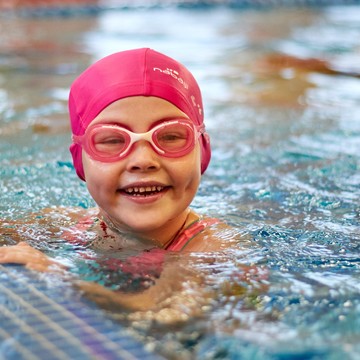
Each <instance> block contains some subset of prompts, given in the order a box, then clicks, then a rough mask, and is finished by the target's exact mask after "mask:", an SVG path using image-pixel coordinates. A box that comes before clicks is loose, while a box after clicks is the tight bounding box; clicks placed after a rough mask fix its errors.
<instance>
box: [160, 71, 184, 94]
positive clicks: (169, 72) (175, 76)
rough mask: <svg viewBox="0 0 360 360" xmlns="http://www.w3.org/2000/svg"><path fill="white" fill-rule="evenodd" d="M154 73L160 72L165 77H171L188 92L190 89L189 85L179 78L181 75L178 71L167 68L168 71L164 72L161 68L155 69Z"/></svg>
mask: <svg viewBox="0 0 360 360" xmlns="http://www.w3.org/2000/svg"><path fill="white" fill-rule="evenodd" d="M154 71H160V72H161V73H163V74H165V75H170V76H171V77H173V78H174V79H176V80H177V81H178V82H179V83H180V84H181V85H182V86H184V88H185V89H186V90H187V89H189V85H188V84H187V83H186V82H185V81H184V80H183V79H182V78H181V77H180V76H179V73H178V72H177V71H176V70H173V69H169V68H166V70H162V69H160V68H156V67H154Z"/></svg>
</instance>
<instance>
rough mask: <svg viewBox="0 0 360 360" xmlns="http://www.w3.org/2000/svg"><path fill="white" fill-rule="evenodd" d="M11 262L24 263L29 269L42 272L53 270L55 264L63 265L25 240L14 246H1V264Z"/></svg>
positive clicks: (57, 265)
mask: <svg viewBox="0 0 360 360" xmlns="http://www.w3.org/2000/svg"><path fill="white" fill-rule="evenodd" d="M11 263H12V264H19V265H24V266H25V267H27V268H28V269H31V270H36V271H41V272H47V271H51V267H53V266H56V267H59V266H60V267H62V265H61V264H59V263H58V262H56V261H54V260H52V259H51V258H49V257H48V256H46V255H45V254H44V253H42V252H41V251H39V250H36V249H34V248H33V247H31V246H30V245H28V244H27V243H25V242H20V243H18V244H17V245H14V246H2V247H0V264H11Z"/></svg>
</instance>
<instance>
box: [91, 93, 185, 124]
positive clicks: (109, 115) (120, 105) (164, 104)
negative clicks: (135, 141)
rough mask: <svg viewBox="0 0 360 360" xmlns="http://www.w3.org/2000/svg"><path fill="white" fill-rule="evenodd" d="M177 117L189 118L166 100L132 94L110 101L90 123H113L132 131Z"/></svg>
mask: <svg viewBox="0 0 360 360" xmlns="http://www.w3.org/2000/svg"><path fill="white" fill-rule="evenodd" d="M179 117H180V118H185V119H189V117H188V116H187V115H186V114H185V113H184V112H182V111H181V110H180V109H179V108H178V107H176V106H175V105H173V104H171V103H170V102H168V101H166V100H163V99H161V98H158V97H145V96H133V97H128V98H124V99H120V100H117V101H115V102H113V103H111V104H110V105H109V106H107V107H106V108H105V109H103V110H102V111H101V112H100V113H99V114H98V115H97V116H96V117H95V119H94V120H93V121H92V122H91V125H95V124H101V123H113V124H121V125H123V126H126V127H128V128H130V129H132V130H133V131H145V130H147V129H148V128H150V127H152V126H153V125H155V124H156V123H159V122H161V121H166V120H169V119H174V118H179ZM137 129H139V130H137ZM144 129H145V130H144Z"/></svg>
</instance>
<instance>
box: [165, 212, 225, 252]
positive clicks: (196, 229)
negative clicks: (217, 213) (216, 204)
mask: <svg viewBox="0 0 360 360" xmlns="http://www.w3.org/2000/svg"><path fill="white" fill-rule="evenodd" d="M219 222H220V220H219V219H215V218H208V219H199V220H196V221H195V222H193V223H192V224H190V225H189V226H188V227H187V228H186V229H185V230H183V231H182V232H181V233H180V234H179V235H178V236H177V237H176V238H175V239H174V240H173V241H172V242H171V243H170V244H169V245H168V246H167V247H166V250H171V251H181V250H184V248H185V247H186V246H187V245H188V244H189V243H190V241H191V240H192V239H193V238H194V237H195V236H196V235H198V234H199V233H201V232H202V231H203V230H204V229H205V228H207V227H208V226H211V225H213V224H217V223H219Z"/></svg>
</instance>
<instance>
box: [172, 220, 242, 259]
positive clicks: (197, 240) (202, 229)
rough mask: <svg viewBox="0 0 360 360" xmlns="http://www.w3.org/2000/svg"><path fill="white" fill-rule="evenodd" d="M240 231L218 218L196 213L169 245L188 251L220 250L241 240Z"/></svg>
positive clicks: (174, 249) (175, 248)
mask: <svg viewBox="0 0 360 360" xmlns="http://www.w3.org/2000/svg"><path fill="white" fill-rule="evenodd" d="M238 235H239V234H238V231H237V230H236V229H235V228H233V227H231V226H230V225H228V224H226V223H225V222H224V221H222V220H220V219H218V218H212V217H207V216H200V215H196V214H195V216H193V220H192V221H191V222H190V224H189V225H187V227H186V228H185V229H184V230H182V231H181V233H180V234H179V235H178V236H177V238H176V239H175V240H174V241H173V242H172V243H171V244H170V245H169V246H168V248H167V250H172V251H186V252H207V251H220V250H224V249H226V248H228V247H231V246H233V245H234V244H235V243H237V242H238V241H239V236H238Z"/></svg>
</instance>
